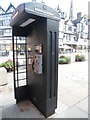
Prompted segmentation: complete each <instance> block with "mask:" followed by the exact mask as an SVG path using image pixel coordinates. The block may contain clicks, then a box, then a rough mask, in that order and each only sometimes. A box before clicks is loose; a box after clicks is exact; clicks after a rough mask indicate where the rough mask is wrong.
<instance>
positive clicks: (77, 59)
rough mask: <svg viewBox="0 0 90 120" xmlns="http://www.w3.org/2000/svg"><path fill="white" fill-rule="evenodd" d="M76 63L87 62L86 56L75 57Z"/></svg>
mask: <svg viewBox="0 0 90 120" xmlns="http://www.w3.org/2000/svg"><path fill="white" fill-rule="evenodd" d="M75 61H76V62H77V61H85V56H84V55H78V54H77V55H76V56H75Z"/></svg>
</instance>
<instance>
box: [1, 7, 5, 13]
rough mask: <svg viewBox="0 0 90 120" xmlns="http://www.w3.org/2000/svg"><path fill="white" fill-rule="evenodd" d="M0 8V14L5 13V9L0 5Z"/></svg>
mask: <svg viewBox="0 0 90 120" xmlns="http://www.w3.org/2000/svg"><path fill="white" fill-rule="evenodd" d="M0 9H1V10H2V13H0V14H3V13H5V10H4V9H3V8H2V7H1V6H0Z"/></svg>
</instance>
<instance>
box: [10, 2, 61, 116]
mask: <svg viewBox="0 0 90 120" xmlns="http://www.w3.org/2000/svg"><path fill="white" fill-rule="evenodd" d="M59 20H60V17H59V14H58V13H57V12H56V11H55V10H54V9H52V8H50V7H48V6H46V5H45V4H42V3H37V2H30V3H23V4H21V5H19V6H18V7H17V8H16V11H15V13H14V14H13V16H12V19H11V26H12V43H13V64H14V91H15V99H16V101H17V102H20V101H22V100H26V99H30V100H31V101H32V103H33V104H34V105H35V106H36V107H37V108H38V109H39V110H40V111H41V113H42V114H43V115H44V116H45V117H48V116H50V115H52V114H54V113H55V109H56V108H57V86H58V35H59ZM19 37H20V38H22V37H24V38H23V40H24V41H25V42H24V45H25V56H24V57H25V58H24V59H25V60H26V63H25V65H22V66H21V65H19V64H18V60H19V59H21V58H19V55H18V44H20V43H19V42H20V40H19ZM22 59H23V58H22ZM20 67H21V68H22V70H24V69H25V71H22V70H21V68H20ZM23 73H24V74H26V76H25V77H24V78H22V76H23V75H22V74H23ZM23 81H24V82H23Z"/></svg>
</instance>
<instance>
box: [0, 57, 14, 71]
mask: <svg viewBox="0 0 90 120" xmlns="http://www.w3.org/2000/svg"><path fill="white" fill-rule="evenodd" d="M0 67H5V68H6V69H9V70H11V71H12V70H13V62H12V60H10V59H9V60H8V61H6V62H3V63H2V64H0Z"/></svg>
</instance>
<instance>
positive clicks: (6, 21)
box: [0, 3, 15, 51]
mask: <svg viewBox="0 0 90 120" xmlns="http://www.w3.org/2000/svg"><path fill="white" fill-rule="evenodd" d="M14 11H15V7H14V6H13V5H12V4H11V3H10V5H9V7H8V8H7V10H6V11H5V10H4V9H3V8H2V7H1V6H0V50H1V51H3V50H7V51H10V50H11V46H12V37H11V36H12V28H11V27H10V20H11V16H12V14H13V12H14Z"/></svg>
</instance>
